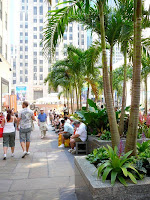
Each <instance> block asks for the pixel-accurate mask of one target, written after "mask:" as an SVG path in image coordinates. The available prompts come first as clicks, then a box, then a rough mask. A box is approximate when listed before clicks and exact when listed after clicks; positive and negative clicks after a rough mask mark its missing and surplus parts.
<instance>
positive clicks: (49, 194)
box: [24, 189, 71, 200]
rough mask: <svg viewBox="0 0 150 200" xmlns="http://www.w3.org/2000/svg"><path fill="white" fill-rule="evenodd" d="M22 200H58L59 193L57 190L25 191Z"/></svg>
mask: <svg viewBox="0 0 150 200" xmlns="http://www.w3.org/2000/svg"><path fill="white" fill-rule="evenodd" d="M24 199H32V200H59V192H58V190H57V189H46V190H32V191H25V194H24ZM70 200H71V199H70Z"/></svg>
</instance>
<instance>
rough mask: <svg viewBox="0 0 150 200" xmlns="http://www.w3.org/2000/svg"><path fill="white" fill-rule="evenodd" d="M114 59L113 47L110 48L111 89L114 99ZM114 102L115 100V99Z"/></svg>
mask: <svg viewBox="0 0 150 200" xmlns="http://www.w3.org/2000/svg"><path fill="white" fill-rule="evenodd" d="M112 59H113V46H111V47H110V87H111V93H112V98H113V96H114V95H113V64H112ZM113 100H114V98H113Z"/></svg>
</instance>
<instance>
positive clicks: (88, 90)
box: [86, 83, 90, 110]
mask: <svg viewBox="0 0 150 200" xmlns="http://www.w3.org/2000/svg"><path fill="white" fill-rule="evenodd" d="M89 92H90V84H89V83H88V89H87V99H86V110H88V99H89Z"/></svg>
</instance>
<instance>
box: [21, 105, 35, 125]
mask: <svg viewBox="0 0 150 200" xmlns="http://www.w3.org/2000/svg"><path fill="white" fill-rule="evenodd" d="M18 116H19V118H21V120H20V128H22V129H27V128H31V127H32V116H33V112H32V110H30V109H29V108H23V110H22V111H21V112H20V113H19V115H18Z"/></svg>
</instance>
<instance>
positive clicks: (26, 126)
mask: <svg viewBox="0 0 150 200" xmlns="http://www.w3.org/2000/svg"><path fill="white" fill-rule="evenodd" d="M28 105H29V104H28V102H27V101H24V102H23V104H22V108H23V110H22V111H21V112H20V113H19V115H18V120H17V130H19V136H20V144H21V147H22V150H23V155H22V158H24V157H25V156H26V155H29V154H30V152H29V147H30V135H31V130H32V120H35V117H34V115H33V112H32V111H31V110H30V109H29V108H28ZM19 124H20V129H19Z"/></svg>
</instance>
